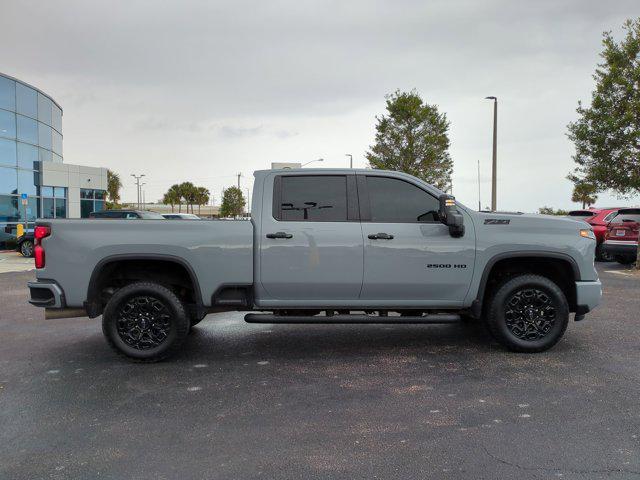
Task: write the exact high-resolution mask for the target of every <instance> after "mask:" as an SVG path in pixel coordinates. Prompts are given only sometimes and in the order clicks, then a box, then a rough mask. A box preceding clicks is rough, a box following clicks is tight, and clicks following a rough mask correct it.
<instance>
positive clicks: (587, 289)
mask: <svg viewBox="0 0 640 480" xmlns="http://www.w3.org/2000/svg"><path fill="white" fill-rule="evenodd" d="M601 298H602V283H600V280H595V281H592V282H576V304H577V307H578V308H577V311H576V314H579V315H584V314H585V313H588V312H590V311H591V310H593V309H594V308H596V307H597V306H598V305H599V304H600V299H601Z"/></svg>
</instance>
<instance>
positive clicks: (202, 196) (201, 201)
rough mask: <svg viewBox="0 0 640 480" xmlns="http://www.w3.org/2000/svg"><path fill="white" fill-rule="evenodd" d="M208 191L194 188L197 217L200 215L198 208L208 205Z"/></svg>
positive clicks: (203, 188) (202, 188)
mask: <svg viewBox="0 0 640 480" xmlns="http://www.w3.org/2000/svg"><path fill="white" fill-rule="evenodd" d="M209 196H210V193H209V189H207V188H205V187H196V203H197V204H198V215H200V207H201V206H202V205H206V204H207V203H209Z"/></svg>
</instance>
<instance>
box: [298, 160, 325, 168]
mask: <svg viewBox="0 0 640 480" xmlns="http://www.w3.org/2000/svg"><path fill="white" fill-rule="evenodd" d="M313 162H324V158H316V159H315V160H311V161H310V162H307V163H303V164H302V165H300V168H302V167H304V166H305V165H309V164H310V163H313Z"/></svg>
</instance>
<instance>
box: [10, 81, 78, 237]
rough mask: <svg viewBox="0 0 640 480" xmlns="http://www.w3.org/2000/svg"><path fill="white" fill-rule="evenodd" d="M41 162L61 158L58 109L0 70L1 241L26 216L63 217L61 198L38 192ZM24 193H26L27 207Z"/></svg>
mask: <svg viewBox="0 0 640 480" xmlns="http://www.w3.org/2000/svg"><path fill="white" fill-rule="evenodd" d="M42 161H45V162H59V163H62V109H61V108H60V106H59V105H58V104H57V103H56V102H55V101H54V100H53V99H52V98H51V97H49V96H48V95H46V94H44V93H42V92H41V91H39V90H38V89H36V88H34V87H31V86H30V85H27V84H25V83H23V82H21V81H20V80H17V79H14V78H12V77H9V76H6V75H3V74H0V243H1V242H3V241H4V240H7V239H8V238H11V237H13V235H14V234H15V229H16V225H17V224H18V223H24V222H25V220H26V221H27V222H33V221H34V220H35V219H36V218H37V217H42V216H47V217H49V216H50V215H49V213H52V215H53V216H57V217H63V216H66V210H65V208H66V202H65V201H64V199H59V198H58V196H57V195H51V196H49V195H43V192H41V186H40V181H39V162H42ZM65 192H66V189H65ZM23 193H26V194H28V195H29V200H28V202H27V205H26V206H23V205H22V202H21V200H20V194H23ZM45 198H46V199H47V205H46V213H45V212H43V202H44V199H45ZM43 213H45V214H43Z"/></svg>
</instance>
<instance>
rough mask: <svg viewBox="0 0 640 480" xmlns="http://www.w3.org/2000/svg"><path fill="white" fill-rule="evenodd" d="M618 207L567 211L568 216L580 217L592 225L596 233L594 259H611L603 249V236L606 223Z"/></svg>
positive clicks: (605, 231)
mask: <svg viewBox="0 0 640 480" xmlns="http://www.w3.org/2000/svg"><path fill="white" fill-rule="evenodd" d="M618 210H620V208H589V209H586V210H573V211H571V212H569V216H570V217H580V219H582V220H584V221H585V222H587V223H588V224H589V225H591V226H592V227H593V233H595V235H596V242H598V243H597V247H596V260H599V261H611V260H613V258H610V257H609V256H608V255H607V253H606V252H605V251H604V249H603V244H604V237H605V235H606V233H607V225H608V224H609V222H610V221H611V220H612V219H613V218H614V217H615V216H616V214H617V213H618Z"/></svg>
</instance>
